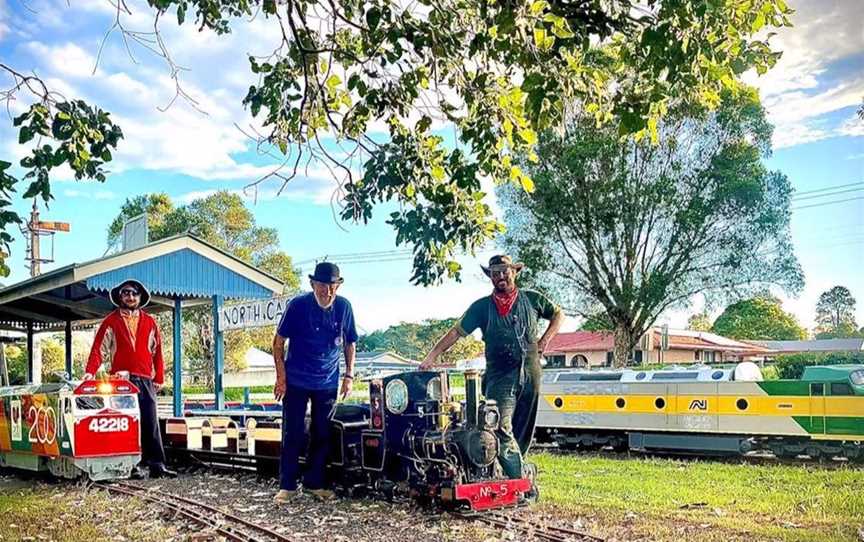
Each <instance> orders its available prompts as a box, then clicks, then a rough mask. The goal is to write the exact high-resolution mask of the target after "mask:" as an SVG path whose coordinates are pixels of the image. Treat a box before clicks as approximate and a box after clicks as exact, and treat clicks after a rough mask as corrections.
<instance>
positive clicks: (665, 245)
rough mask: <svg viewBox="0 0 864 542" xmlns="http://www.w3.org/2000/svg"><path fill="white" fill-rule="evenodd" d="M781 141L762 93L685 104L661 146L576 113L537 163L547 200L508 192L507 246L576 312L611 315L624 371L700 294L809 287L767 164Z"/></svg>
mask: <svg viewBox="0 0 864 542" xmlns="http://www.w3.org/2000/svg"><path fill="white" fill-rule="evenodd" d="M771 133H772V128H771V126H770V125H769V124H768V122H767V121H766V119H765V113H764V110H763V108H762V106H761V104H760V103H759V99H758V96H757V94H756V92H755V91H752V90H750V89H741V90H740V91H738V92H734V93H726V94H725V95H724V100H723V102H722V103H721V105H720V107H719V108H718V109H717V110H715V111H709V110H706V109H698V108H697V109H694V108H692V107H691V106H686V105H682V107H680V108H675V109H674V110H672V111H670V113H669V115H668V116H667V118H666V120H665V121H664V122H663V123H661V124H660V125H659V126H658V139H657V141H656V144H655V143H652V142H650V141H647V140H644V139H643V140H641V141H636V140H634V139H632V138H626V139H622V138H621V137H620V135H619V133H618V131H617V130H614V129H613V128H612V127H610V126H606V127H600V128H598V127H597V126H596V124H595V122H594V119H593V118H592V117H588V116H585V115H584V114H582V115H574V117H573V119H572V123H571V124H569V125H568V127H567V129H566V131H565V133H564V134H563V136H559V135H557V134H554V133H552V132H544V133H543V135H542V136H541V138H540V142H539V144H538V147H537V154H538V156H539V158H540V160H539V161H538V162H537V163H536V164H531V163H530V162H529V163H526V166H527V168H528V171H529V173H530V174H531V176H532V177H533V179H534V183H535V187H536V188H535V191H534V193H533V194H528V193H526V192H524V191H518V190H512V189H509V188H504V189H502V190H500V193H499V195H500V198H499V199H500V200H501V204H502V207H503V209H504V212H505V222H506V223H507V234H506V236H505V237H504V245H505V246H506V247H507V248H508V249H510V250H511V252H514V253H516V254H518V256H519V258H520V259H521V260H522V261H524V262H526V263H527V264H528V266H529V267H530V268H532V270H533V272H534V273H535V274H537V275H538V277H539V278H540V279H541V281H542V282H543V283H544V284H545V285H547V286H548V289H549V290H550V293H552V294H553V297H556V299H557V300H558V301H559V303H560V304H561V305H562V306H563V307H565V308H566V309H568V310H569V311H570V312H571V313H572V312H581V313H583V314H584V313H585V312H586V311H588V310H592V308H593V307H596V306H601V307H602V308H603V309H604V311H605V313H606V315H607V317H608V318H609V320H610V322H611V323H612V324H613V326H614V330H615V363H616V364H617V365H623V364H624V363H626V361H627V358H628V356H629V352H630V351H631V350H632V349H633V348H634V347H635V345H636V343H637V341H638V339H639V337H640V336H641V335H642V334H643V333H644V332H645V330H647V329H648V328H649V327H650V326H651V325H652V324H653V323H654V321H655V320H656V318H657V316H658V315H659V314H660V313H662V312H663V311H664V310H665V309H667V308H669V307H673V306H676V305H683V304H686V303H687V302H688V301H689V300H690V299H691V298H692V297H693V296H694V295H696V294H699V293H702V294H704V295H705V296H706V297H707V298H709V299H710V300H715V302H716V300H721V299H724V298H727V297H733V298H734V297H743V296H745V295H747V294H748V293H750V294H751V295H752V293H756V292H758V291H763V290H764V289H765V288H767V287H769V286H780V287H783V288H785V289H787V290H788V291H791V292H796V291H797V290H799V289H800V287H801V286H802V284H803V277H802V273H801V270H800V266H799V265H798V262H797V260H796V258H795V256H794V254H793V250H792V245H791V242H790V238H789V215H790V213H789V196H790V193H791V187H790V185H789V181H788V179H787V178H786V177H785V176H784V175H783V174H781V173H779V172H772V171H768V170H767V169H766V168H765V166H764V165H763V163H762V157H763V156H766V155H767V154H768V153H769V152H770V140H771ZM526 162H527V161H526Z"/></svg>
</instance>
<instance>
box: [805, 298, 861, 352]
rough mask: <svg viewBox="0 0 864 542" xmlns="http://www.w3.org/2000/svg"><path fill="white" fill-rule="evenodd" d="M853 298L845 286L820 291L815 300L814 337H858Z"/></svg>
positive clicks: (859, 333)
mask: <svg viewBox="0 0 864 542" xmlns="http://www.w3.org/2000/svg"><path fill="white" fill-rule="evenodd" d="M855 305H856V301H855V298H854V297H853V296H852V292H850V291H849V289H848V288H846V287H845V286H834V287H833V288H831V289H830V290H827V291H825V292H822V294H821V295H820V296H819V301H817V302H816V338H817V339H838V338H843V337H860V336H861V335H862V334H861V332H859V330H858V329H857V328H858V324H857V323H856V322H855Z"/></svg>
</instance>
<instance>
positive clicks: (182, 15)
mask: <svg viewBox="0 0 864 542" xmlns="http://www.w3.org/2000/svg"><path fill="white" fill-rule="evenodd" d="M185 20H186V2H180V3H179V4H178V5H177V24H178V25H182V24H183V21H185Z"/></svg>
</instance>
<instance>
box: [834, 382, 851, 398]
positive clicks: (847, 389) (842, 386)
mask: <svg viewBox="0 0 864 542" xmlns="http://www.w3.org/2000/svg"><path fill="white" fill-rule="evenodd" d="M831 395H855V394H854V393H852V386H850V385H849V384H847V383H845V382H832V383H831Z"/></svg>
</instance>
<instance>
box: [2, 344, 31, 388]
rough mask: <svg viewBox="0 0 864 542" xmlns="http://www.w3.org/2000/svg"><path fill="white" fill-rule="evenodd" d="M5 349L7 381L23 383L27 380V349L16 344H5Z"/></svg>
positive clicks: (15, 383) (13, 383)
mask: <svg viewBox="0 0 864 542" xmlns="http://www.w3.org/2000/svg"><path fill="white" fill-rule="evenodd" d="M5 349H6V369H7V370H8V371H9V383H10V384H12V385H17V384H24V383H25V382H27V349H26V348H22V347H21V346H19V345H17V344H9V345H5Z"/></svg>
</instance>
